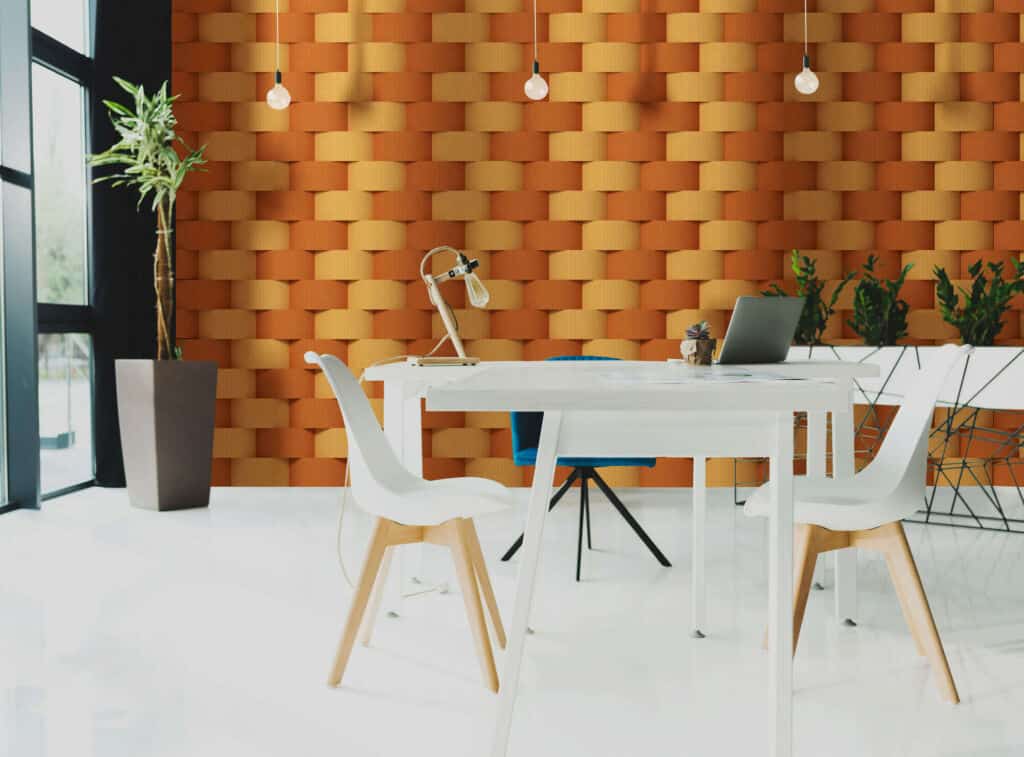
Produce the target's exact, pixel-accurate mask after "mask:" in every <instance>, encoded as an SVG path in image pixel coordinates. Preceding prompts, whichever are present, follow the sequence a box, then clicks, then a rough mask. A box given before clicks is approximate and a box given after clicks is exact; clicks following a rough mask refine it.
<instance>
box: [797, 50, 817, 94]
mask: <svg viewBox="0 0 1024 757" xmlns="http://www.w3.org/2000/svg"><path fill="white" fill-rule="evenodd" d="M793 85H794V86H795V87H796V91H797V92H799V93H800V94H801V95H813V94H814V93H815V92H817V91H818V77H817V76H815V74H814V72H813V71H812V70H811V59H810V56H807V55H805V56H804V67H803V69H802V70H801V71H800V73H798V74H797V75H796V78H795V79H793Z"/></svg>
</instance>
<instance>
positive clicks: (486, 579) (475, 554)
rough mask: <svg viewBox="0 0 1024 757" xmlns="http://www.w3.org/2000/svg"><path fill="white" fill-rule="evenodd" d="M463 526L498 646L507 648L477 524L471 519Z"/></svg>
mask: <svg viewBox="0 0 1024 757" xmlns="http://www.w3.org/2000/svg"><path fill="white" fill-rule="evenodd" d="M463 528H464V530H465V532H466V540H467V542H468V543H469V555H470V557H471V558H472V560H473V570H474V572H475V573H476V579H477V581H479V583H480V593H481V594H482V595H483V598H484V603H485V604H486V605H487V612H488V614H489V615H490V616H491V627H492V628H493V629H494V639H495V641H497V642H498V646H499V647H501V648H502V649H504V648H505V645H506V643H507V639H506V638H505V626H503V625H502V623H501V613H500V612H499V611H498V601H497V600H496V599H495V598H494V588H493V587H492V586H491V577H490V575H489V574H488V573H487V563H486V562H484V551H483V549H481V547H480V538H479V537H478V536H477V533H476V526H475V525H474V523H473V521H471V520H468V519H467V520H463Z"/></svg>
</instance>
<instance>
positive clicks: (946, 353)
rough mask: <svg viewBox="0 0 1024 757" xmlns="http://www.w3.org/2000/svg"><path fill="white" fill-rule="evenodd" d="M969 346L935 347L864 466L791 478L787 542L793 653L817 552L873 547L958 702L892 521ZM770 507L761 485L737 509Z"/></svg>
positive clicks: (920, 480) (905, 512) (920, 470)
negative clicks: (837, 475)
mask: <svg viewBox="0 0 1024 757" xmlns="http://www.w3.org/2000/svg"><path fill="white" fill-rule="evenodd" d="M970 351H971V348H970V347H969V346H957V345H946V346H944V347H942V348H941V349H939V350H937V354H936V355H935V356H934V358H933V359H932V360H930V361H929V362H928V364H927V365H926V366H925V367H924V368H923V369H922V370H921V371H920V374H919V376H918V381H917V382H916V385H915V389H914V391H913V392H912V393H910V394H908V396H907V397H906V398H905V399H904V401H903V405H902V407H901V408H900V410H899V412H898V413H897V414H896V420H895V421H893V423H892V426H890V428H889V431H888V433H887V434H886V437H885V441H884V442H883V443H882V446H881V449H879V451H878V454H877V455H876V456H875V458H874V460H872V461H871V462H870V463H869V464H868V465H867V466H866V467H865V468H864V470H862V471H861V472H860V473H857V474H855V475H854V476H853V477H852V478H846V479H829V478H819V479H810V478H807V477H798V478H796V479H795V488H794V496H793V499H794V502H793V504H794V516H793V517H794V520H795V521H796V523H798V524H799V525H798V526H797V528H796V538H795V542H796V543H795V545H794V547H795V549H794V558H795V560H794V573H795V574H796V589H795V591H794V595H795V596H794V608H793V652H794V653H795V652H796V644H797V640H798V638H799V636H800V626H801V624H802V622H803V616H804V608H805V607H806V605H807V595H808V593H809V592H810V588H811V578H812V577H813V574H814V564H815V562H816V560H817V557H818V555H819V554H821V553H823V552H829V551H831V550H835V549H844V548H846V547H857V548H860V549H873V550H877V551H880V552H882V553H883V554H884V555H885V561H886V563H887V565H888V567H889V575H890V577H891V578H892V582H893V585H894V586H895V588H896V595H897V597H898V598H899V601H900V606H901V608H902V610H903V617H904V619H905V620H906V622H907V625H908V626H910V631H911V634H912V635H913V637H914V642H915V644H916V646H917V650H918V653H919V654H924V655H927V656H928V658H929V660H930V661H931V665H932V669H933V670H934V671H935V675H936V676H937V678H938V681H939V687H940V689H941V692H942V694H943V696H944V697H945V698H946V699H948V700H949V701H950V702H953V703H954V704H955V703H957V702H959V701H960V698H959V696H958V694H957V691H956V684H955V683H954V682H953V675H952V673H950V671H949V663H948V661H947V660H946V653H945V650H944V649H943V648H942V640H941V639H940V638H939V632H938V630H937V629H936V627H935V619H934V618H933V617H932V611H931V608H930V607H929V605H928V598H927V597H926V596H925V592H924V587H923V586H922V585H921V576H920V575H919V574H918V572H917V566H916V565H915V563H914V556H913V554H911V552H910V545H909V544H907V537H906V535H905V534H904V532H903V525H902V523H901V522H900V521H901V520H902V519H903V518H905V517H907V516H909V515H912V514H913V513H914V512H915V511H916V510H917V509H918V508H920V507H921V501H922V497H923V496H924V491H925V474H926V469H927V454H928V447H927V445H928V432H929V429H930V427H931V420H932V413H933V409H934V406H935V402H936V400H937V399H938V397H939V393H940V392H941V390H942V388H943V386H944V385H945V383H946V380H947V377H948V376H949V374H950V372H951V371H952V370H953V368H954V367H956V366H957V365H958V364H959V363H960V361H961V360H963V359H964V358H965V357H966V356H967V355H968V354H969V353H970ZM770 506H771V493H770V491H769V490H768V487H767V485H766V486H762V487H761V488H759V489H758V490H757V491H756V492H755V493H754V494H753V495H752V496H751V497H750V498H749V499H748V500H747V504H746V507H745V512H746V514H747V515H754V516H766V515H769V514H770V512H771V507H770Z"/></svg>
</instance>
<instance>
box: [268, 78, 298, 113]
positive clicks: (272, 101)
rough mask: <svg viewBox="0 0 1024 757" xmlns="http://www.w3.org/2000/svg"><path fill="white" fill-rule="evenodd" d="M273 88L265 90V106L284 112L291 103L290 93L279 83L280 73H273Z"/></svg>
mask: <svg viewBox="0 0 1024 757" xmlns="http://www.w3.org/2000/svg"><path fill="white" fill-rule="evenodd" d="M274 82H275V83H274V86H273V87H271V88H270V89H269V90H267V105H269V106H270V107H271V108H273V109H274V110H284V109H285V108H287V107H288V106H289V105H290V104H291V102H292V93H291V92H289V91H288V88H287V87H285V86H284V85H283V84H282V83H281V72H280V71H275V72H274Z"/></svg>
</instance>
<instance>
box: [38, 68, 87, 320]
mask: <svg viewBox="0 0 1024 757" xmlns="http://www.w3.org/2000/svg"><path fill="white" fill-rule="evenodd" d="M84 116H85V109H84V107H83V92H82V87H81V86H79V85H78V84H76V83H75V82H73V81H71V80H70V79H67V78H65V77H63V76H61V75H60V74H56V73H54V72H53V71H51V70H50V69H48V68H45V67H44V66H41V65H39V64H35V65H33V66H32V132H33V134H32V136H33V155H34V158H35V214H36V296H37V298H38V299H39V302H52V303H59V304H65V305H84V304H86V298H87V288H88V284H87V277H86V236H85V228H86V227H85V207H86V206H85V202H86V196H87V195H86V168H85V118H84Z"/></svg>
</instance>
